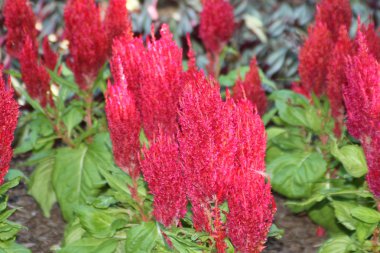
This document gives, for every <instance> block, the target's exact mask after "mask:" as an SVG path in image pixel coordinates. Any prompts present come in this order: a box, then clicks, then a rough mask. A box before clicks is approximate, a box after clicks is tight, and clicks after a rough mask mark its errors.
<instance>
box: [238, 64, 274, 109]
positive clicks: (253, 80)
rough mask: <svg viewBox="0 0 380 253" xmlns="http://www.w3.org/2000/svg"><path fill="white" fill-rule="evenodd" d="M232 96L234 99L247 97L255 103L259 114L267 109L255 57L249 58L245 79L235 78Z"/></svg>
mask: <svg viewBox="0 0 380 253" xmlns="http://www.w3.org/2000/svg"><path fill="white" fill-rule="evenodd" d="M233 98H234V99H235V100H240V99H244V98H247V99H248V100H249V101H251V102H252V103H253V104H254V105H256V107H257V109H258V111H259V113H260V115H264V113H265V111H266V109H267V104H268V101H267V97H266V95H265V91H264V89H263V88H262V87H261V80H260V75H259V70H258V67H257V61H256V58H253V59H252V60H251V64H250V66H249V72H248V73H247V75H246V76H245V80H244V81H241V80H240V79H239V80H237V82H236V84H235V86H234V88H233Z"/></svg>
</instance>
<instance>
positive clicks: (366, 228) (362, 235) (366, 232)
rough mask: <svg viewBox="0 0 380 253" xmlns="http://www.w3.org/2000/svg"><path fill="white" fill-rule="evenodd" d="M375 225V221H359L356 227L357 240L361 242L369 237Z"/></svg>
mask: <svg viewBox="0 0 380 253" xmlns="http://www.w3.org/2000/svg"><path fill="white" fill-rule="evenodd" d="M376 227H377V224H376V223H374V224H368V223H364V222H360V223H359V224H358V226H357V227H356V237H357V238H358V240H359V242H361V243H363V242H364V241H365V240H366V239H367V238H368V237H370V236H371V235H372V234H373V231H374V230H375V228H376Z"/></svg>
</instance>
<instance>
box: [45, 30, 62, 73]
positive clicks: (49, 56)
mask: <svg viewBox="0 0 380 253" xmlns="http://www.w3.org/2000/svg"><path fill="white" fill-rule="evenodd" d="M42 49H43V52H44V55H43V63H44V65H45V66H46V67H47V68H48V69H50V70H54V69H55V66H56V65H57V62H58V55H57V54H56V53H55V52H54V51H53V50H52V49H51V47H50V44H49V40H48V38H47V37H45V38H44V40H43V42H42Z"/></svg>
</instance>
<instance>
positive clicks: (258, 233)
mask: <svg viewBox="0 0 380 253" xmlns="http://www.w3.org/2000/svg"><path fill="white" fill-rule="evenodd" d="M235 114H236V115H235V116H236V122H235V129H236V132H235V137H236V138H237V139H238V142H237V153H236V160H235V161H236V164H235V166H236V167H235V169H234V171H233V173H232V176H231V178H232V179H231V182H230V184H229V185H230V187H229V192H228V196H227V203H228V208H229V213H228V215H227V235H228V237H229V238H230V239H231V242H232V243H233V244H234V246H235V247H236V249H237V250H238V251H239V252H244V253H245V252H247V253H248V252H261V251H262V250H263V249H264V243H265V241H266V238H267V234H268V232H269V229H270V227H271V225H272V221H273V216H274V213H275V212H276V204H275V202H274V198H273V196H272V194H271V187H270V184H269V182H267V179H266V178H265V174H264V173H265V161H264V157H265V147H266V134H265V128H264V124H263V122H262V120H261V118H260V116H259V115H258V114H257V112H256V111H255V110H254V109H253V107H252V104H251V103H250V102H249V101H247V100H242V101H240V102H239V103H238V104H237V105H236V109H235Z"/></svg>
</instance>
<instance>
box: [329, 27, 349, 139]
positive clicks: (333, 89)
mask: <svg viewBox="0 0 380 253" xmlns="http://www.w3.org/2000/svg"><path fill="white" fill-rule="evenodd" d="M352 53H353V45H352V42H351V40H350V37H349V35H348V32H347V29H346V28H345V27H341V29H340V31H339V37H338V39H337V41H336V43H335V48H334V50H333V51H332V53H331V59H330V63H329V65H328V74H327V96H328V98H329V100H330V105H331V113H332V116H333V118H334V119H335V129H334V132H335V135H336V136H337V137H340V135H341V132H342V126H343V120H344V101H343V87H344V86H346V85H347V78H346V73H345V66H346V57H348V56H349V55H350V54H352Z"/></svg>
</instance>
